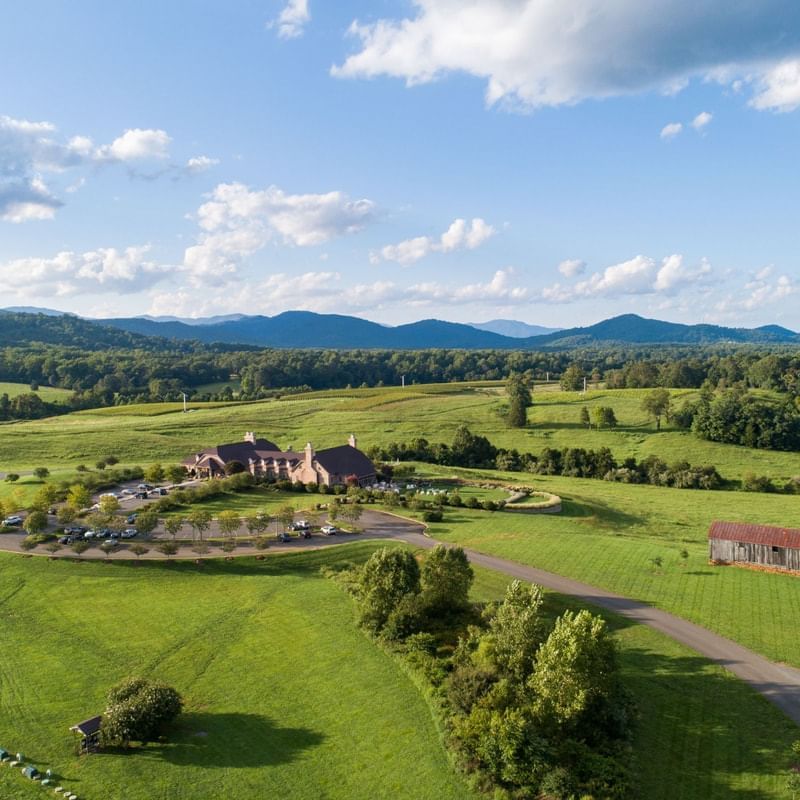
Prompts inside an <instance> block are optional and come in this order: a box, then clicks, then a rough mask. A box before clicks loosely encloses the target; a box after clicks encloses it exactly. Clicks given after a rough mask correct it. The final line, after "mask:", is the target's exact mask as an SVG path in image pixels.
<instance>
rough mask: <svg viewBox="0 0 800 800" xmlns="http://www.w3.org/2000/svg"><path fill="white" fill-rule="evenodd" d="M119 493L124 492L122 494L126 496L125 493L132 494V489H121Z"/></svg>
mask: <svg viewBox="0 0 800 800" xmlns="http://www.w3.org/2000/svg"><path fill="white" fill-rule="evenodd" d="M120 494H124V495H126V496H127V495H132V494H133V489H123V490H122V491H121V492H120Z"/></svg>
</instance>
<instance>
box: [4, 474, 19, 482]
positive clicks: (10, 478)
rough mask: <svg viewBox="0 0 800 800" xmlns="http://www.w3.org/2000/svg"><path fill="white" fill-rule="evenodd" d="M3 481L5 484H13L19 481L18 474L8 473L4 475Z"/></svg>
mask: <svg viewBox="0 0 800 800" xmlns="http://www.w3.org/2000/svg"><path fill="white" fill-rule="evenodd" d="M5 480H6V482H7V483H14V482H15V481H18V480H19V474H18V473H16V472H9V473H7V474H6V477H5Z"/></svg>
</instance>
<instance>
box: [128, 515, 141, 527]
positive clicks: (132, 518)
mask: <svg viewBox="0 0 800 800" xmlns="http://www.w3.org/2000/svg"><path fill="white" fill-rule="evenodd" d="M137 516H139V515H138V514H128V516H127V517H125V522H127V523H128V525H133V523H134V522H136V517H137Z"/></svg>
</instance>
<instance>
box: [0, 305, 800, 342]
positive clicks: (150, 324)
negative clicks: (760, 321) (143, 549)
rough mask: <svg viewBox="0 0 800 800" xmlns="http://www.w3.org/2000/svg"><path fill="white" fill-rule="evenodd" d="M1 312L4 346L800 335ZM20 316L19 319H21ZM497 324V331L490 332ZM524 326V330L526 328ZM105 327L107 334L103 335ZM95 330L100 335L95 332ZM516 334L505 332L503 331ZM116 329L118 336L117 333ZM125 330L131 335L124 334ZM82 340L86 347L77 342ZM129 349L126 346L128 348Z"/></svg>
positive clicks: (615, 322) (655, 325)
mask: <svg viewBox="0 0 800 800" xmlns="http://www.w3.org/2000/svg"><path fill="white" fill-rule="evenodd" d="M4 312H5V313H0V344H4V345H5V344H14V343H16V342H18V343H24V342H27V341H42V342H51V343H58V342H61V343H63V344H76V345H77V346H83V344H82V343H83V342H85V341H87V340H91V339H92V338H94V339H96V340H97V341H96V342H95V346H103V345H102V344H101V342H102V341H105V342H107V345H106V346H114V345H117V346H119V345H121V344H122V342H123V341H126V342H128V343H130V342H132V341H136V342H138V343H140V345H141V343H143V342H146V341H147V339H145V338H143V337H158V338H159V339H162V340H169V339H173V340H178V341H183V342H188V341H199V342H204V343H219V344H222V345H228V346H231V345H249V346H255V347H305V348H332V349H348V350H351V349H387V350H422V349H432V348H450V349H467V350H476V349H486V350H490V349H497V350H536V349H547V350H562V349H563V350H566V349H572V348H575V347H586V346H592V345H599V344H642V345H647V344H683V345H692V344H698V345H699V344H714V343H723V342H730V343H739V344H746V343H764V344H768V343H777V344H780V343H784V344H798V345H800V335H798V334H797V333H795V332H794V331H791V330H789V329H788V328H782V327H780V326H778V325H765V326H763V327H760V328H726V327H722V326H719V325H705V324H701V325H683V324H680V323H676V322H662V321H660V320H654V319H646V318H644V317H640V316H638V315H636V314H624V315H622V316H618V317H613V318H611V319H607V320H604V321H602V322H598V323H597V324H596V325H589V326H587V327H585V328H569V329H566V330H552V329H549V330H550V332H547V333H543V334H535V335H526V336H520V335H519V334H520V333H521V332H526V331H527V329H528V328H533V329H534V330H548V329H542V328H538V327H537V326H528V325H527V324H526V323H521V322H516V321H514V320H492V321H491V322H488V323H482V326H483V327H482V328H479V327H477V326H474V325H465V324H461V323H457V322H445V321H442V320H436V319H426V320H420V321H419V322H412V323H409V324H407V325H397V326H395V327H390V326H386V325H380V324H379V323H377V322H370V321H369V320H365V319H361V318H359V317H350V316H345V315H341V314H315V313H313V312H311V311H286V312H284V313H282V314H278V315H276V316H274V317H266V316H246V315H239V314H232V315H227V316H224V317H209V318H206V319H204V320H182V319H178V318H163V317H162V318H150V317H129V318H111V319H102V320H87V319H82V318H80V317H76V316H74V315H63V314H62V315H61V316H59V317H57V316H55V315H57V314H59V312H54V311H52V310H39V309H25V311H24V312H22V313H20V312H19V311H17V312H16V313H12V310H11V309H5V310H4ZM15 320H16V322H15ZM489 326H491V327H492V328H494V329H495V330H487V329H486V328H487V327H489ZM520 326H522V327H520ZM98 327H101V328H102V329H103V330H104V331H105V333H103V334H102V336H101V335H100V334H99V332H97V328H98ZM92 328H94V330H95V332H96V333H95V335H94V337H92ZM502 330H505V331H513V332H514V333H513V335H512V334H510V333H502V332H500V331H502ZM115 332H116V334H115ZM120 332H124V334H125V335H127V336H128V337H131V338H128V339H127V340H123V339H121V338H120V336H119V333H120ZM78 341H80V342H81V344H78ZM122 346H125V345H122Z"/></svg>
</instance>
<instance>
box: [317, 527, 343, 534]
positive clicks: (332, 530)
mask: <svg viewBox="0 0 800 800" xmlns="http://www.w3.org/2000/svg"><path fill="white" fill-rule="evenodd" d="M320 531H322V533H324V534H325V535H326V536H335V535H336V534H337V533H339V529H338V528H337V527H336V526H335V525H323V526H322V527H321V528H320Z"/></svg>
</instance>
